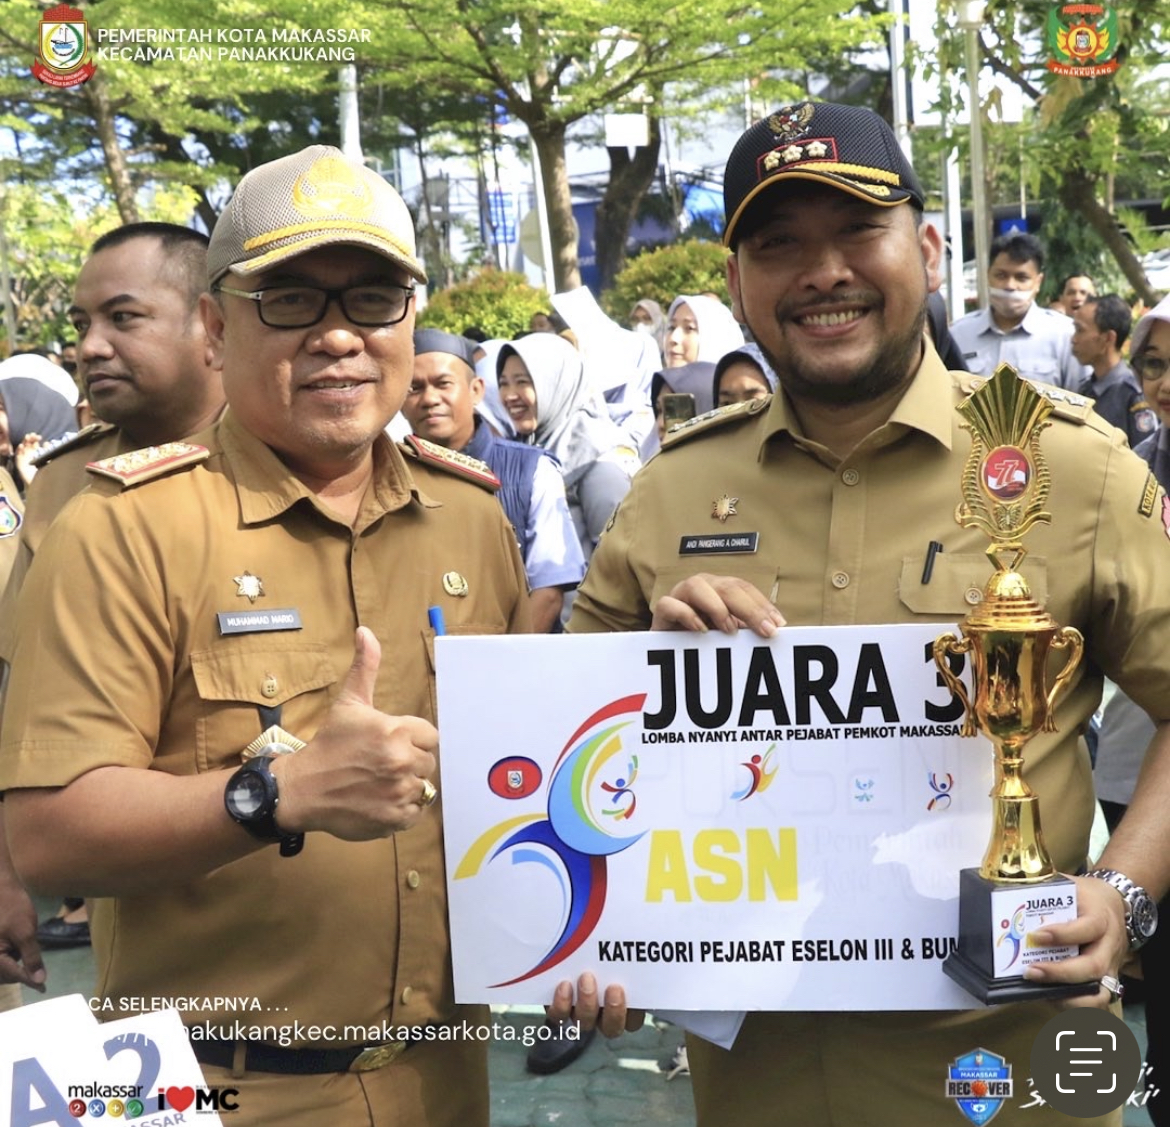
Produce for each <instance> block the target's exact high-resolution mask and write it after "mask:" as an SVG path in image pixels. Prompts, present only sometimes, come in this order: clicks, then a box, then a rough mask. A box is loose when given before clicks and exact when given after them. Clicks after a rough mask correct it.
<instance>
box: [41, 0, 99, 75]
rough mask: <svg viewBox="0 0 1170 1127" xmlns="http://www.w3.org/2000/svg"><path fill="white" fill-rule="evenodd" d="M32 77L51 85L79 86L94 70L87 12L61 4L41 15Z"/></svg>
mask: <svg viewBox="0 0 1170 1127" xmlns="http://www.w3.org/2000/svg"><path fill="white" fill-rule="evenodd" d="M32 72H33V77H34V78H36V79H38V80H39V81H41V82H44V83H45V84H46V85H49V86H62V87H65V86H80V85H81V84H82V83H83V82H88V81H89V80H90V79H91V78H92V77H93V73H94V65H93V62H92V61H91V60H90V53H89V24H88V23H86V20H85V14H84V13H83V12H81V11H78V9H76V8H70V7H69V5H68V4H59V5H58V6H57V7H56V8H51V9H50V10H49V11H47V12H46V13H45V14H44V15H43V16H41V25H40V28H39V29H38V35H37V58H36V62H34V63H33V66H32Z"/></svg>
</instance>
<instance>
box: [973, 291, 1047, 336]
mask: <svg viewBox="0 0 1170 1127" xmlns="http://www.w3.org/2000/svg"><path fill="white" fill-rule="evenodd" d="M1048 314H1049V310H1047V309H1041V308H1040V306H1039V305H1037V304H1036V300H1035V298H1033V299H1032V304H1031V305H1029V306H1028V312H1027V313H1025V314H1024V319H1023V320H1022V321H1021V322H1020V323H1019V324H1018V325H1016V327H1015V328H1014V329H1008V330H1007V331H1006V332H1005V331H1004V330H1003V329H1001V328H1000V327H999V326H998V325H997V324H996V323H995V322H994V321H993V320H992V319H991V309H990V307H987V308H984V309H980V310H977V311H976V312H975V313H973V314H972V316H973V317H974V318H975V324H976V327H977V328H978V331H979V333H980V334H981V335H984V334H991V335H992V336H997V337H1010V336H1011V335H1012V334H1013V333H1025V334H1026V335H1028V336H1035V335H1036V334H1037V333H1039V332H1042V331H1043V330H1044V328H1045V325H1044V322H1045V321H1046V320H1047V319H1048ZM1061 316H1063V314H1061ZM1066 319H1067V318H1066Z"/></svg>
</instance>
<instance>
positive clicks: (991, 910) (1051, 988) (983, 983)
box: [942, 869, 1101, 1006]
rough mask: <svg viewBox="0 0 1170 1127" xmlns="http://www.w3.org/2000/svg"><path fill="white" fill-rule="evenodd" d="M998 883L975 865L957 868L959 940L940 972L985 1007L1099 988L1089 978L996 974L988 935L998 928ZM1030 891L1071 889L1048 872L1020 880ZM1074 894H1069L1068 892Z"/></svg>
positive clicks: (1065, 880) (1067, 882) (1051, 893)
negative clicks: (1041, 878) (1040, 878)
mask: <svg viewBox="0 0 1170 1127" xmlns="http://www.w3.org/2000/svg"><path fill="white" fill-rule="evenodd" d="M1003 887H1004V886H1003V885H1002V884H999V883H997V882H995V881H989V880H986V879H985V878H983V877H981V876H980V875H979V870H978V869H963V871H962V872H961V873H960V874H959V942H958V950H957V951H954V952H952V953H951V954H950V955H948V956H947V958H946V959H945V960H943V968H942V969H943V973H944V974H946V975H947V977H948V978H951V979H953V980H954V981H955V982H957V983H958V984H959V985H960V986H961V987H962V988H963V989H964V990H966V991H967V993H968V994H971V995H973V996H974V997H976V998H978V999H979V1001H981V1002H983V1003H985V1004H986V1005H989V1006H998V1005H1002V1004H1003V1003H1005V1002H1039V1001H1045V1000H1053V999H1058V998H1075V997H1077V996H1078V995H1081V994H1094V993H1096V992H1097V991H1098V990H1100V989H1101V984H1100V983H1099V982H1097V981H1090V982H1029V981H1028V980H1027V979H1025V978H1023V977H1021V976H1019V975H1015V976H1013V977H1011V978H1003V977H999V978H997V977H996V976H995V974H994V970H995V949H994V943H995V940H994V938H993V937H994V936H995V934H996V932H997V931H998V930H999V929H998V927H997V918H998V917H999V916H1000V914H1001V913H998V912H996V911H995V906H994V898H993V896H992V893H993V892H995V891H997V890H1002V889H1003ZM1019 887H1020V890H1021V891H1023V890H1024V889H1027V892H1028V894H1029V895H1030V896H1034V897H1040V896H1042V895H1047V896H1054V895H1057V894H1060V893H1063V892H1065V891H1066V890H1067V891H1072V890H1074V889H1075V886H1074V885H1073V882H1072V881H1070V880H1069V879H1068V878H1067V877H1060V876H1057V877H1052V878H1051V879H1049V880H1047V881H1043V882H1039V883H1037V884H1030V885H1021V886H1019ZM1074 895H1075V893H1074Z"/></svg>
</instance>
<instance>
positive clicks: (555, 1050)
mask: <svg viewBox="0 0 1170 1127" xmlns="http://www.w3.org/2000/svg"><path fill="white" fill-rule="evenodd" d="M544 1028H545V1029H547V1030H553V1031H554V1032H553V1033H552V1035H551V1036H549V1037H547V1038H541V1040H539V1041H537V1042H536V1044H535V1045H533V1046H532V1048H531V1049H529V1050H528V1062H527V1064H528V1071H529V1072H535V1073H536V1074H537V1075H538V1076H550V1075H552V1073H554V1072H560V1070H561V1069H562V1068H568V1066H569V1065H571V1064H572V1063H573V1061H575V1060H576V1059H577V1058H578V1057H579V1056H580V1055H581V1054H582V1053H583V1052H584V1051H585V1050H586V1049H587V1048H589V1042H590V1041H592V1040H593V1034H594V1033H595V1032H596V1030H593V1029H590V1030H588V1031H587V1032H582V1030H581V1026H580V1025H578V1024H577V1022H575V1021H560V1022H556V1023H554V1022H551V1021H546V1022H545V1023H544Z"/></svg>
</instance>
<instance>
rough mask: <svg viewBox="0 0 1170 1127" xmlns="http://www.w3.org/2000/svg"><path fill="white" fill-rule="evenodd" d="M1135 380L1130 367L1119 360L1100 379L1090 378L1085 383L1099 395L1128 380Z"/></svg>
mask: <svg viewBox="0 0 1170 1127" xmlns="http://www.w3.org/2000/svg"><path fill="white" fill-rule="evenodd" d="M1131 377H1132V378H1133V379H1135V380H1136V377H1135V376H1134V375H1133V371H1132V370H1131V368H1130V366H1129V365H1128V364H1127V363H1126V362H1125V361H1124V360H1119V361H1118V362H1117V363H1116V364H1114V365H1113V367H1112V368H1110V369H1109V371H1107V372H1106V373H1105V374H1104V375H1103V376H1102V377H1101V378H1100V379H1097V377H1096V376H1093V377H1091V378H1090V379H1089V380H1088V381H1087V382H1088V383H1089V384H1090V385H1091V386H1092V388H1093V390H1094V391H1095V392H1096V393H1097V394H1098V395H1100V394H1101V393H1102V392H1104V391H1108V390H1109V388H1111V387H1113V386H1115V385H1116V384H1119V383H1129V381H1130V378H1131Z"/></svg>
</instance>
